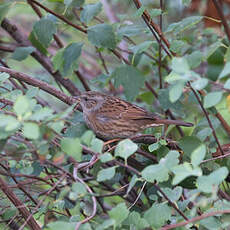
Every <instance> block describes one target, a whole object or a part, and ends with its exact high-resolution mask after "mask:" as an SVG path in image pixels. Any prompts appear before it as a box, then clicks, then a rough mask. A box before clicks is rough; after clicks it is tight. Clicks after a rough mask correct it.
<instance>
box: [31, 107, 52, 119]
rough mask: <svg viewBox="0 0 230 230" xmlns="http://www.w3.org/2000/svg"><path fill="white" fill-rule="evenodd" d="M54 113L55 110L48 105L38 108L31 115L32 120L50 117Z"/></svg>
mask: <svg viewBox="0 0 230 230" xmlns="http://www.w3.org/2000/svg"><path fill="white" fill-rule="evenodd" d="M52 115H53V110H52V109H50V108H48V107H43V108H41V109H39V110H36V113H33V114H32V115H31V116H30V120H33V121H42V120H45V119H46V118H50V117H51V116H52Z"/></svg>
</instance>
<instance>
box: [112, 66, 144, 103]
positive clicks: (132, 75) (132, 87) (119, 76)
mask: <svg viewBox="0 0 230 230" xmlns="http://www.w3.org/2000/svg"><path fill="white" fill-rule="evenodd" d="M111 77H112V78H114V86H115V87H116V88H118V87H120V86H121V85H122V86H123V87H124V94H125V97H126V99H127V100H129V101H132V100H133V99H134V98H135V97H136V96H137V95H138V93H139V90H140V88H141V87H142V86H143V85H144V80H145V78H144V76H143V75H142V73H141V72H140V71H139V70H138V69H136V68H135V67H133V66H128V65H124V66H121V67H118V68H116V69H115V70H114V71H113V73H112V75H111Z"/></svg>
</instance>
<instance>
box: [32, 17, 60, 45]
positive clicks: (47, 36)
mask: <svg viewBox="0 0 230 230" xmlns="http://www.w3.org/2000/svg"><path fill="white" fill-rule="evenodd" d="M33 32H34V35H35V37H36V38H37V39H38V41H39V42H40V43H41V44H42V45H43V46H44V47H46V48H48V47H49V44H50V42H51V41H52V39H53V35H54V34H55V33H56V32H57V26H56V24H55V23H54V22H53V21H52V20H50V19H47V18H42V19H40V20H39V21H37V22H36V23H35V24H34V27H33Z"/></svg>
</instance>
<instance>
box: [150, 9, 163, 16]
mask: <svg viewBox="0 0 230 230" xmlns="http://www.w3.org/2000/svg"><path fill="white" fill-rule="evenodd" d="M149 14H150V16H151V18H153V17H156V16H159V15H161V14H162V10H161V9H150V10H149Z"/></svg>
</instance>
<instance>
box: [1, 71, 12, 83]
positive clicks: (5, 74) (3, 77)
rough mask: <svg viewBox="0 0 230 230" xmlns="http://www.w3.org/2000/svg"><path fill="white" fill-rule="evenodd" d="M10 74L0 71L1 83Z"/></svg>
mask: <svg viewBox="0 0 230 230" xmlns="http://www.w3.org/2000/svg"><path fill="white" fill-rule="evenodd" d="M9 77H10V75H9V74H8V73H0V83H2V82H4V81H6V80H7V79H8V78H9Z"/></svg>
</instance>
